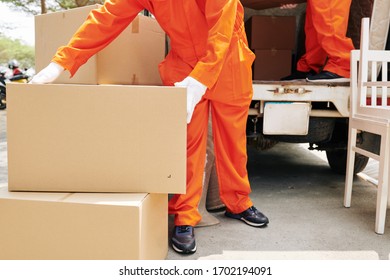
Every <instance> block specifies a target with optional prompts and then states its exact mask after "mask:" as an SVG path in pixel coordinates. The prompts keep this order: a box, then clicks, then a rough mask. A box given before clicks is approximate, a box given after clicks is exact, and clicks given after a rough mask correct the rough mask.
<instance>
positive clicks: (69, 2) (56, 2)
mask: <svg viewBox="0 0 390 280" xmlns="http://www.w3.org/2000/svg"><path fill="white" fill-rule="evenodd" d="M0 2H4V3H7V4H8V6H9V7H11V8H13V9H16V10H19V11H23V12H26V13H28V14H33V15H38V14H43V13H47V12H54V11H59V10H68V9H73V8H77V7H83V6H87V5H92V4H103V3H104V0H0Z"/></svg>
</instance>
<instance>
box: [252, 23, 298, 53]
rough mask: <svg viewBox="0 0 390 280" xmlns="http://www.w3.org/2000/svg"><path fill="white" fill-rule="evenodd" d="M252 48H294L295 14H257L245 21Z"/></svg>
mask: <svg viewBox="0 0 390 280" xmlns="http://www.w3.org/2000/svg"><path fill="white" fill-rule="evenodd" d="M245 30H246V34H247V37H248V43H249V47H250V48H251V49H266V50H267V49H277V50H293V49H294V48H295V35H296V19H295V16H260V15H255V16H252V17H251V18H249V19H248V20H247V21H246V22H245Z"/></svg>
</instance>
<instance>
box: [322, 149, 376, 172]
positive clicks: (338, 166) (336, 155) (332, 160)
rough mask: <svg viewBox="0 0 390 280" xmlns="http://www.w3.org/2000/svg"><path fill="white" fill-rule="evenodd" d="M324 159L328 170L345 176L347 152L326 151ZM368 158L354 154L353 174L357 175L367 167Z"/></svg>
mask: <svg viewBox="0 0 390 280" xmlns="http://www.w3.org/2000/svg"><path fill="white" fill-rule="evenodd" d="M326 157H327V159H328V163H329V166H330V168H331V169H332V170H333V171H334V172H336V173H339V174H345V172H346V169H347V150H332V151H326ZM368 160H369V158H368V157H366V156H363V155H360V154H357V153H356V154H355V166H354V170H353V174H357V173H359V172H361V171H363V169H364V168H365V167H366V166H367V163H368Z"/></svg>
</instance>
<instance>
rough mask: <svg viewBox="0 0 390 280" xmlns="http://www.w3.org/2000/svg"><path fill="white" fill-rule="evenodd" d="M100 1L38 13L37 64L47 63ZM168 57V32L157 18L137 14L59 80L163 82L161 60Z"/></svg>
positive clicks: (68, 81)
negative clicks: (75, 69) (91, 55)
mask: <svg viewBox="0 0 390 280" xmlns="http://www.w3.org/2000/svg"><path fill="white" fill-rule="evenodd" d="M97 7H99V5H91V6H86V7H82V8H75V9H71V10H67V11H61V12H53V13H48V14H44V15H39V16H36V17H35V66H36V70H37V71H40V70H41V69H43V68H44V67H46V66H47V65H48V64H49V63H50V61H51V59H52V57H53V55H54V54H55V52H56V51H57V49H58V48H59V47H61V46H63V45H66V44H67V43H68V42H69V40H70V39H71V37H72V35H73V34H74V33H75V32H76V30H77V29H78V28H79V27H80V25H81V24H82V23H83V22H84V21H85V20H86V18H87V16H88V14H89V12H90V11H91V10H92V9H95V8H97ZM164 57H165V33H164V32H163V30H162V29H161V27H160V26H159V24H158V23H157V21H156V20H155V19H154V18H151V17H146V16H143V15H138V16H137V17H136V19H135V20H134V21H133V22H132V23H131V24H130V25H129V26H128V27H127V28H126V29H125V30H124V31H123V32H122V33H121V34H120V35H119V36H118V37H117V38H116V39H115V40H114V41H113V42H112V43H111V44H110V45H108V46H107V47H106V48H104V49H103V50H102V51H100V52H99V53H97V54H96V55H94V56H93V57H91V58H90V59H89V61H88V62H87V63H86V64H84V65H83V66H82V67H81V68H80V69H79V71H78V72H77V73H76V75H75V76H74V77H73V78H70V75H69V72H67V71H65V72H64V73H63V74H61V76H60V77H59V78H58V79H57V80H56V83H59V84H63V83H73V84H131V85H161V79H160V75H159V72H158V64H159V63H160V62H161V61H162V60H163V59H164Z"/></svg>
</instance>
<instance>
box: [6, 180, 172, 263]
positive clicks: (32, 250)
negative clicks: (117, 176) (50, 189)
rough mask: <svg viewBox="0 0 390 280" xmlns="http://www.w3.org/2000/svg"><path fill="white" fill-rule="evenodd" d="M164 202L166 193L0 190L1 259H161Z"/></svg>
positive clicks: (165, 219)
mask: <svg viewBox="0 0 390 280" xmlns="http://www.w3.org/2000/svg"><path fill="white" fill-rule="evenodd" d="M167 201H168V195H167V194H147V193H137V194H135V193H134V194H96V193H35V192H27V193H24V192H8V191H7V188H6V187H3V188H0V228H1V230H0V259H1V260H21V259H23V260H137V259H142V260H147V259H165V258H166V255H167V252H168V210H167V209H168V205H167V204H168V203H167Z"/></svg>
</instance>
